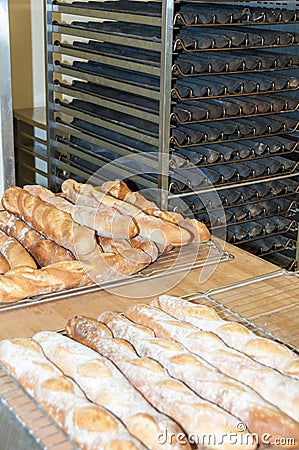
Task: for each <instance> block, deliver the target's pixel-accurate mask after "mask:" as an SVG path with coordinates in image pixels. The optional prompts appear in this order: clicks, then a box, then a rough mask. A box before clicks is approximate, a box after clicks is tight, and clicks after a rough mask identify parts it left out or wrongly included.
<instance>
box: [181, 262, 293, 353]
mask: <svg viewBox="0 0 299 450" xmlns="http://www.w3.org/2000/svg"><path fill="white" fill-rule="evenodd" d="M185 298H186V299H187V300H189V301H192V302H195V303H200V304H207V305H209V306H212V307H213V308H214V309H216V311H217V312H218V313H219V315H220V316H221V317H222V318H223V319H229V320H235V321H239V322H241V323H243V324H245V325H246V326H247V327H249V329H251V330H252V331H254V332H256V333H258V334H259V335H261V336H264V337H269V338H271V339H274V340H276V341H278V342H280V343H282V344H284V345H286V346H288V347H289V348H291V349H292V350H293V351H295V352H296V353H298V354H299V272H295V273H294V272H287V271H285V270H280V271H277V272H272V273H270V274H267V275H265V276H262V277H256V278H252V279H250V280H247V281H244V282H242V283H237V284H232V285H230V286H227V287H224V288H221V289H215V290H210V291H208V292H206V294H204V295H201V294H193V295H192V294H191V295H189V296H187V297H185Z"/></svg>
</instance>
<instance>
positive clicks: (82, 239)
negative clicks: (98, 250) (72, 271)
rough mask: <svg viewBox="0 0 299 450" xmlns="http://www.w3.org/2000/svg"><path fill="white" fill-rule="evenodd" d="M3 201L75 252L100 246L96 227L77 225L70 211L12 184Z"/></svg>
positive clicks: (7, 207)
mask: <svg viewBox="0 0 299 450" xmlns="http://www.w3.org/2000/svg"><path fill="white" fill-rule="evenodd" d="M2 203H3V206H4V208H5V209H6V210H7V211H9V212H10V213H12V214H14V215H16V216H17V217H19V218H20V219H22V220H24V221H25V222H26V223H28V224H29V225H30V226H32V227H33V228H34V229H35V230H37V231H38V232H40V233H42V234H43V235H44V236H46V237H48V238H49V239H51V240H53V241H55V242H56V243H57V244H59V245H61V246H62V247H65V248H66V249H68V250H70V251H71V252H72V253H73V254H76V253H79V254H81V252H82V254H84V253H85V254H89V253H90V252H92V251H93V250H94V248H95V246H96V241H95V236H94V232H93V230H90V229H89V228H86V227H82V226H80V225H78V224H75V223H74V221H73V220H72V218H71V216H70V215H69V214H68V213H65V212H63V211H60V210H58V209H57V208H55V206H53V205H50V204H48V203H46V202H44V201H43V200H41V199H40V198H39V197H36V196H34V195H31V194H30V193H29V192H27V191H25V190H24V189H21V188H18V187H16V186H12V187H10V188H9V189H7V190H6V191H5V193H4V195H3V197H2Z"/></svg>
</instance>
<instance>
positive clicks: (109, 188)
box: [100, 180, 211, 242]
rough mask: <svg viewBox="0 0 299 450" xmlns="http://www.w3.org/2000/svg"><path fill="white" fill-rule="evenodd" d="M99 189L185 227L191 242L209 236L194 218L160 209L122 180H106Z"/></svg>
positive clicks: (204, 239)
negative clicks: (189, 234)
mask: <svg viewBox="0 0 299 450" xmlns="http://www.w3.org/2000/svg"><path fill="white" fill-rule="evenodd" d="M100 189H101V191H102V192H105V193H108V194H110V195H112V196H113V197H115V198H118V199H119V200H123V201H125V202H127V203H130V204H131V205H134V206H136V207H138V208H139V209H141V210H142V211H144V212H145V213H146V214H148V215H150V216H154V217H158V218H160V219H163V220H165V221H166V222H170V223H174V224H176V225H179V226H180V227H181V228H184V229H186V230H187V231H188V232H190V233H191V236H192V242H205V241H208V240H209V239H210V238H211V236H210V232H209V230H208V229H207V227H206V226H205V225H204V224H203V223H202V222H199V221H198V220H196V219H188V218H187V219H186V218H184V217H183V216H182V215H181V214H178V213H174V212H169V211H168V212H165V211H161V209H159V208H158V207H157V205H156V204H155V203H153V202H150V201H149V200H147V199H146V198H145V197H144V196H143V195H142V194H140V192H132V191H131V190H130V189H129V188H128V186H127V185H126V183H125V182H124V181H122V180H115V181H106V182H105V183H104V184H103V185H102V186H100Z"/></svg>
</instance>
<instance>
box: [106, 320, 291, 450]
mask: <svg viewBox="0 0 299 450" xmlns="http://www.w3.org/2000/svg"><path fill="white" fill-rule="evenodd" d="M98 320H99V321H101V322H104V323H105V324H106V325H107V326H108V327H109V328H110V330H111V331H112V333H113V336H114V337H116V338H121V339H126V340H127V341H128V342H129V343H130V344H132V345H133V347H134V348H135V350H136V351H137V353H138V355H139V356H142V357H149V358H152V359H154V360H156V361H158V362H159V363H160V364H161V365H162V366H163V367H164V368H165V369H167V371H168V373H169V374H170V375H171V376H172V377H174V378H177V379H179V380H181V381H183V382H184V383H185V384H186V385H187V386H189V387H190V388H191V389H192V390H193V391H194V392H196V393H197V394H198V395H200V396H201V397H202V398H205V399H207V400H209V401H211V402H213V403H216V404H217V405H218V406H221V407H222V408H224V409H226V410H227V411H229V412H230V413H232V414H234V415H236V416H237V417H239V418H240V420H241V422H242V423H243V424H245V425H246V427H247V429H249V430H250V431H251V432H252V433H256V434H257V435H258V436H259V442H262V439H263V436H264V435H265V434H266V433H270V434H271V437H272V439H273V440H276V442H278V441H279V440H280V442H282V439H283V438H289V437H292V438H293V439H294V443H292V442H291V443H290V447H293V448H294V447H295V448H296V447H297V446H299V423H298V422H296V421H294V420H292V419H291V418H290V417H289V416H287V415H286V414H285V413H283V412H282V411H281V410H279V409H278V408H276V407H275V406H273V405H272V404H271V403H268V402H266V401H265V400H264V399H263V398H262V397H261V396H260V395H258V394H257V393H256V392H255V391H254V390H253V389H251V388H249V387H248V386H246V385H245V384H243V383H240V382H238V381H236V380H234V379H233V378H230V377H228V376H227V375H225V374H223V373H221V372H220V371H219V370H217V369H215V368H214V367H213V366H212V365H210V364H208V363H207V362H206V361H205V360H203V359H202V358H200V357H199V356H196V355H194V354H192V353H189V352H188V351H187V350H186V349H185V348H184V347H183V346H182V345H181V344H179V343H178V342H175V341H174V340H172V339H162V338H155V337H154V333H153V331H152V330H151V329H150V328H146V327H142V326H140V325H137V324H135V323H133V322H132V321H130V320H129V319H127V318H126V317H124V316H122V315H120V314H116V313H111V312H104V313H102V314H101V315H100V316H99V317H98Z"/></svg>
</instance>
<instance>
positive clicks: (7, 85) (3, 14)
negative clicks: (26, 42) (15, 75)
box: [0, 0, 15, 191]
mask: <svg viewBox="0 0 299 450" xmlns="http://www.w3.org/2000/svg"><path fill="white" fill-rule="evenodd" d="M0 67H1V77H0V159H1V158H2V164H1V162H0V169H1V165H2V172H3V186H2V188H3V189H7V188H8V187H9V186H11V185H12V184H14V183H15V160H14V143H13V113H12V90H11V70H10V40H9V20H8V0H0ZM0 175H1V173H0ZM0 191H1V183H0Z"/></svg>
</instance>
